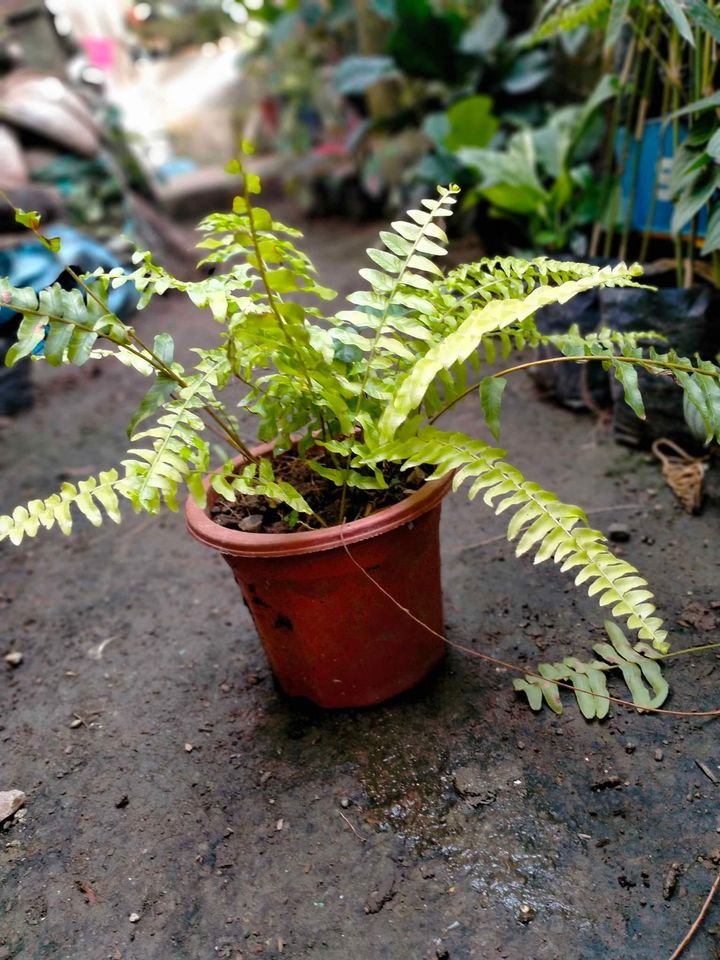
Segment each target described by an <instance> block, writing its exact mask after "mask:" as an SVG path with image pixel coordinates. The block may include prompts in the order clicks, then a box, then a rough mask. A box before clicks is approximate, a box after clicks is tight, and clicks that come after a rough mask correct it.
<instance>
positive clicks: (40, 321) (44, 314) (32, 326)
mask: <svg viewBox="0 0 720 960" xmlns="http://www.w3.org/2000/svg"><path fill="white" fill-rule="evenodd" d="M108 282H109V281H108V278H107V277H95V278H92V279H91V281H90V282H88V284H87V287H88V290H89V291H90V292H91V293H95V297H93V296H91V295H90V294H89V293H86V294H85V295H83V293H82V292H81V291H80V290H63V288H62V287H61V286H60V285H59V284H57V283H55V284H53V285H52V286H50V287H47V288H46V289H45V290H41V291H40V293H39V294H38V293H36V292H35V291H34V290H33V289H32V287H13V286H12V285H11V284H10V282H9V281H8V280H7V279H5V278H0V304H2V305H3V306H5V307H8V308H10V309H11V310H15V311H16V312H17V313H19V314H20V315H21V316H22V318H23V319H22V321H21V322H20V325H19V328H18V333H17V340H16V342H15V343H14V344H13V345H12V347H10V349H9V350H8V352H7V355H6V357H5V363H6V365H7V366H12V365H13V364H15V363H17V362H18V361H19V360H21V359H22V358H23V357H28V356H30V355H31V354H37V353H38V352H40V353H41V354H42V356H43V357H44V358H45V359H46V360H47V361H48V363H50V364H52V365H53V366H59V365H60V364H61V363H72V364H75V365H76V366H81V365H82V364H83V363H85V362H86V361H87V360H89V359H90V356H91V355H92V351H93V348H94V346H95V342H96V340H97V339H98V337H107V338H108V339H111V340H113V341H114V342H115V343H118V344H126V343H128V342H129V335H130V334H131V333H132V327H129V326H127V325H126V324H124V323H122V321H120V320H118V318H117V317H116V316H115V315H114V314H112V313H109V312H108V311H107V310H106V309H105V307H104V306H103V303H104V302H105V297H106V296H107V288H108Z"/></svg>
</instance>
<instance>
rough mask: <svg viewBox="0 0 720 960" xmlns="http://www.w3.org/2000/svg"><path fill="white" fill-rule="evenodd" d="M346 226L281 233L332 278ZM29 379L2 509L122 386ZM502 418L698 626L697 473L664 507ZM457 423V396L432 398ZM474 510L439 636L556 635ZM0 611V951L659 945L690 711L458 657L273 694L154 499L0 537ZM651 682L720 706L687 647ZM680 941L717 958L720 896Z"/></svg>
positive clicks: (539, 599)
mask: <svg viewBox="0 0 720 960" xmlns="http://www.w3.org/2000/svg"><path fill="white" fill-rule="evenodd" d="M373 236H374V230H372V229H370V228H361V229H357V228H356V229H354V230H349V229H348V228H345V227H341V226H339V225H333V224H326V225H313V226H312V227H311V229H310V238H309V243H308V247H309V249H310V250H311V252H313V253H314V254H316V255H317V260H318V262H319V265H320V266H321V267H324V268H325V277H326V279H327V280H329V281H330V282H332V283H334V284H335V285H336V286H340V287H341V289H343V290H344V291H345V292H347V291H348V290H349V289H352V288H353V286H354V284H353V280H352V278H353V274H354V270H355V269H356V267H357V266H358V265H360V261H361V252H362V250H363V249H364V247H365V246H367V245H368V244H369V243H370V242H371V241H372V239H373ZM142 324H143V329H144V330H145V331H146V332H147V333H148V334H151V333H155V332H157V331H159V330H160V329H169V330H171V332H172V333H173V335H174V336H175V337H176V339H177V340H178V342H179V343H180V344H181V345H183V346H184V347H187V346H188V345H190V344H191V343H192V342H193V339H194V338H195V337H196V336H197V333H198V331H200V330H202V331H208V332H210V335H212V331H213V329H214V327H213V324H212V321H210V320H209V319H206V318H204V317H202V318H198V317H196V316H195V315H194V313H193V312H191V311H189V310H188V309H187V307H186V306H185V305H184V304H183V303H182V301H180V300H179V299H170V300H167V301H166V302H162V303H160V304H158V305H157V306H155V307H154V308H153V309H152V310H151V311H150V312H148V314H147V315H146V318H145V319H144V320H143V321H142ZM36 375H37V381H38V385H39V402H38V404H37V406H36V408H35V409H34V410H33V411H31V412H29V413H27V414H25V415H22V416H20V417H18V418H17V419H15V420H13V421H12V423H10V424H9V425H5V426H3V427H2V429H1V431H0V508H8V507H12V506H14V504H15V503H16V502H19V501H21V500H25V499H28V498H30V497H33V496H39V495H47V494H48V493H50V492H51V491H52V490H53V489H55V487H56V486H57V485H58V482H59V479H60V478H61V477H62V476H70V477H71V478H77V477H79V476H82V475H83V471H87V472H92V471H95V470H98V469H102V468H106V467H108V466H110V465H112V464H113V463H114V462H116V460H117V459H118V457H119V456H120V455H121V453H122V451H123V449H124V447H123V442H124V427H125V424H126V422H127V418H128V415H129V412H130V411H131V410H132V409H133V404H134V403H136V402H137V401H138V400H139V398H140V396H141V395H142V392H143V390H144V388H145V384H144V383H139V382H137V381H138V379H139V378H136V379H133V377H132V375H131V374H129V373H128V371H126V370H124V369H123V368H120V367H118V368H117V369H115V368H114V367H112V366H106V367H104V368H103V372H102V374H101V375H95V374H94V371H93V370H92V369H91V368H83V369H82V370H80V371H74V370H69V371H61V372H58V371H52V370H47V369H38V370H37V371H36ZM504 416H505V419H504V430H503V438H502V439H503V443H504V444H505V445H506V446H507V447H508V448H509V449H510V451H511V458H512V459H513V462H515V463H517V464H518V466H520V467H521V468H522V469H523V470H525V471H526V472H527V474H528V475H529V476H531V477H532V478H534V479H537V480H539V481H541V482H542V483H543V484H544V485H545V486H548V487H550V488H551V489H554V490H556V491H557V492H558V493H559V494H560V495H561V497H562V498H563V499H565V500H568V501H570V502H581V503H582V504H583V505H584V506H586V507H587V508H591V509H600V510H601V511H602V512H600V513H598V515H597V516H596V517H593V522H596V523H597V524H598V525H600V526H602V527H605V528H607V527H608V526H609V525H610V523H612V522H614V521H620V522H623V523H625V524H627V525H628V527H629V528H630V533H631V539H630V541H629V542H628V543H627V544H624V545H623V549H624V550H625V555H626V556H627V558H628V559H629V560H631V561H632V562H634V563H636V564H637V565H638V566H639V567H640V568H641V570H642V571H643V572H644V573H645V574H646V575H647V576H648V578H649V579H650V581H651V584H652V586H653V587H654V589H655V591H656V593H657V595H658V599H659V606H660V608H661V610H662V612H663V614H664V615H665V616H666V617H667V619H668V621H669V623H670V625H671V626H672V627H673V643H674V646H676V647H678V648H680V647H685V646H690V645H693V644H697V643H705V642H710V641H713V640H717V639H720V638H719V637H718V626H719V625H720V609H718V601H720V579H719V577H718V573H719V571H718V565H719V564H720V551H719V549H718V536H717V532H718V518H719V516H720V511H719V509H718V486H719V485H718V481H717V468H716V471H715V475H714V476H713V475H712V474H711V476H710V482H709V489H710V495H711V496H710V501H709V504H708V506H707V507H706V510H705V512H704V514H703V515H702V516H701V517H695V518H691V517H687V516H686V515H685V514H683V513H682V511H681V510H680V508H679V507H678V506H677V505H676V503H675V501H674V499H673V497H672V494H671V493H670V492H669V491H668V490H667V489H666V488H665V487H664V486H663V483H662V480H661V478H660V475H659V471H658V469H657V467H656V465H655V464H653V463H649V462H647V461H646V459H645V458H644V457H643V456H642V455H639V454H636V453H631V452H628V451H626V450H623V449H622V448H619V447H617V446H615V445H614V444H613V443H612V441H611V439H610V438H609V437H608V435H607V433H606V432H605V431H604V429H603V428H602V427H596V425H595V423H594V421H593V420H592V419H591V418H588V417H578V416H576V415H573V414H570V413H568V412H566V411H563V410H558V409H555V408H553V407H549V406H547V405H545V404H541V403H538V402H537V401H536V400H535V398H534V396H533V392H532V388H531V387H530V385H529V383H528V382H526V381H524V380H516V381H514V382H513V383H511V385H510V386H509V388H508V394H507V397H506V401H505V410H504ZM479 423H480V419H479V414H478V412H477V410H476V408H475V405H474V402H473V401H470V402H469V403H468V404H467V405H465V406H464V407H463V408H461V409H459V410H457V411H455V412H454V413H453V415H452V424H453V425H454V426H455V427H456V428H458V429H463V430H467V431H474V430H477V429H479ZM628 506H630V507H631V508H630V509H625V508H626V507H628ZM502 531H503V524H502V522H501V521H500V520H498V519H496V518H494V517H492V516H491V515H490V514H488V512H487V511H486V510H485V508H484V507H483V506H482V505H481V504H478V503H475V504H472V505H471V504H468V503H467V502H466V501H465V500H464V498H463V497H462V496H455V497H452V498H450V499H449V500H448V501H447V503H446V506H445V510H444V519H443V552H444V585H445V597H446V621H447V631H448V636H449V637H450V638H451V639H453V640H455V641H457V642H459V643H462V644H465V645H468V646H471V647H473V648H474V649H477V650H478V651H482V652H487V653H491V654H493V655H496V656H499V657H503V658H505V659H510V660H513V661H515V662H519V663H522V664H532V663H536V662H538V661H539V660H551V659H553V658H556V657H558V656H561V655H563V654H565V653H568V652H575V653H578V654H580V655H582V653H583V652H584V651H587V650H589V648H590V645H591V643H592V642H595V641H597V640H599V639H601V622H602V617H601V615H600V613H599V611H598V609H597V608H596V606H595V605H594V603H593V602H592V601H591V600H589V599H587V598H586V597H585V596H583V595H582V594H581V593H580V592H579V591H577V590H575V589H574V588H573V587H572V584H571V581H570V580H569V579H568V578H567V577H566V576H565V575H562V574H560V573H559V572H557V571H556V570H553V569H550V568H547V567H545V566H542V567H539V568H535V567H533V565H532V563H531V562H530V561H528V560H524V561H515V560H514V559H513V557H512V551H511V549H510V548H509V547H508V546H507V545H506V544H505V543H504V542H503V541H502V540H501V539H496V538H497V537H498V536H499V535H500V534H501V533H502ZM0 624H1V626H0V640H1V645H2V650H1V651H0V652H1V653H6V652H7V651H8V650H11V649H15V650H19V651H21V652H22V653H23V658H24V659H23V662H22V664H21V666H19V667H17V668H15V669H11V668H9V667H8V668H7V669H6V670H5V671H4V675H2V676H0V684H1V685H2V701H1V702H2V712H1V714H0V771H1V774H0V789H10V788H17V789H22V790H24V791H25V792H26V794H27V798H28V799H27V813H26V817H25V820H24V822H15V823H12V824H11V825H10V826H9V829H7V830H5V831H3V832H2V833H0V960H10V958H22V960H51V958H52V960H106V958H107V960H210V958H213V960H214V958H225V960H249V958H254V957H266V958H282V960H286V958H287V960H310V958H312V960H381V958H387V960H439V958H449V960H495V958H506V960H560V958H563V960H565V958H573V960H596V958H597V960H600V958H603V960H629V958H632V960H663V958H669V957H670V955H671V954H672V951H673V949H674V948H675V946H676V945H677V944H678V943H679V941H680V940H681V939H682V937H683V936H684V934H685V932H686V931H687V929H688V927H689V925H690V923H691V922H692V920H693V919H694V918H695V916H696V915H697V913H698V910H699V908H700V906H701V904H702V901H703V899H704V898H705V896H706V894H707V891H708V890H709V888H710V885H711V883H712V881H713V878H714V876H715V874H716V872H717V869H718V863H719V861H720V832H718V831H720V808H719V807H718V796H719V795H720V794H719V792H720V786H718V785H717V784H715V783H713V782H712V781H711V780H710V779H709V778H708V777H707V776H706V775H705V774H704V773H703V772H702V771H701V769H700V768H699V767H698V765H697V761H699V762H701V763H703V764H705V765H706V767H707V768H708V769H709V770H710V771H711V772H712V773H713V774H714V775H716V776H718V777H720V748H719V747H718V738H717V722H718V721H717V720H701V719H690V718H685V719H680V718H660V717H657V716H647V715H639V714H637V713H636V712H633V711H629V710H625V709H624V708H621V707H618V708H613V709H612V710H611V716H610V718H609V719H608V720H607V721H605V722H603V723H594V724H588V723H586V722H585V721H584V720H583V719H582V718H581V717H580V715H579V713H578V711H577V709H576V708H575V707H574V706H573V705H572V704H569V708H568V710H567V712H566V713H565V714H564V715H563V716H562V717H560V718H557V717H555V716H554V715H553V714H551V713H549V712H544V713H542V714H539V715H535V714H532V713H531V712H530V711H529V710H528V708H527V706H526V705H525V704H524V702H522V701H521V700H519V699H518V698H516V695H515V694H514V693H513V691H512V689H511V677H510V675H509V674H508V673H506V672H504V671H503V670H499V669H496V668H493V667H488V666H487V665H485V664H484V663H482V662H481V661H480V660H478V659H476V658H473V657H470V656H468V655H465V654H462V653H459V652H457V651H455V650H451V651H450V652H449V654H448V657H447V659H446V661H445V663H444V665H443V666H442V667H441V668H440V669H439V670H438V671H437V672H436V673H435V674H434V675H433V676H432V677H431V678H430V679H429V680H428V681H427V682H426V683H425V684H424V685H423V686H422V687H421V688H419V689H417V690H415V691H414V692H413V693H411V694H409V695H407V696H405V697H403V698H401V699H399V700H398V701H396V702H393V703H391V704H387V705H385V706H382V707H380V708H377V709H373V710H366V711H348V712H342V713H323V712H322V711H318V710H315V709H313V708H311V707H309V706H307V705H302V704H298V703H293V702H289V701H288V700H287V699H285V698H284V697H283V696H282V695H281V694H280V693H279V692H278V691H277V689H276V688H275V687H274V684H273V681H272V677H271V675H270V673H269V671H268V668H267V665H266V663H265V660H264V657H263V653H262V650H261V648H260V646H259V643H258V641H257V639H256V636H255V634H254V632H253V628H252V624H251V621H250V618H249V616H248V614H247V612H246V610H245V608H244V607H243V605H242V603H241V601H240V596H239V593H238V592H237V588H236V587H235V585H234V583H233V582H232V579H231V577H230V574H229V572H228V570H227V568H226V567H225V565H224V563H223V561H222V560H221V559H220V558H219V557H217V556H215V555H212V554H211V553H209V552H208V551H206V550H204V549H203V548H202V547H200V546H199V545H197V544H196V543H194V542H193V541H191V540H190V539H189V538H188V537H187V535H186V534H185V531H184V529H183V523H182V519H181V518H180V517H175V516H172V515H168V516H165V517H163V518H162V519H160V520H156V521H148V520H147V519H146V518H144V517H135V516H133V515H132V514H128V515H127V516H126V518H125V520H124V522H123V524H122V526H121V527H120V528H119V529H116V528H115V527H112V528H111V526H110V525H108V526H105V527H102V528H100V529H99V530H96V529H93V528H90V527H89V526H87V525H85V526H83V527H82V529H81V530H80V531H79V532H78V533H77V535H76V536H75V537H74V538H72V539H70V540H66V539H65V538H63V537H62V536H61V535H59V534H57V533H52V534H45V535H43V536H40V537H38V538H37V540H35V541H33V542H28V543H27V544H26V545H24V546H23V547H22V548H20V549H14V548H12V547H10V546H9V545H8V544H6V543H5V544H2V546H0ZM667 676H668V679H669V680H670V683H671V687H672V691H673V692H672V696H671V699H670V701H669V702H668V706H671V707H673V708H677V709H694V708H710V707H720V691H718V677H719V676H720V661H719V660H718V657H717V656H715V655H714V654H712V653H710V654H704V655H699V656H692V657H682V658H679V659H678V660H677V661H672V662H671V665H670V666H669V668H668V670H667ZM615 692H617V693H619V694H620V695H621V696H622V695H623V693H624V689H623V688H622V687H621V686H619V685H616V687H615ZM78 721H79V722H78ZM188 746H191V748H192V749H188ZM674 865H676V866H674ZM672 876H676V878H677V879H676V883H675V887H674V890H673V891H672V892H670V886H672V884H671V883H670V880H671V878H672ZM664 893H665V895H667V897H668V898H667V899H666V898H665V896H664ZM131 914H137V915H138V916H139V919H138V920H137V921H136V922H130V915H131ZM683 956H684V957H685V958H687V960H712V958H716V957H720V903H718V904H717V905H715V906H714V907H713V908H712V909H711V911H710V913H709V915H708V917H707V919H706V921H705V923H704V925H703V927H702V929H701V931H700V932H699V933H698V935H697V937H696V938H695V940H694V941H693V943H692V945H691V946H690V947H689V948H688V949H687V950H686V952H685V954H684V955H683Z"/></svg>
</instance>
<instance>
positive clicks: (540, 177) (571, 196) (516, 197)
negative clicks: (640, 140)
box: [458, 76, 617, 250]
mask: <svg viewBox="0 0 720 960" xmlns="http://www.w3.org/2000/svg"><path fill="white" fill-rule="evenodd" d="M616 93H617V80H616V79H615V78H614V77H612V76H606V77H603V78H602V80H601V81H600V82H599V83H598V85H597V86H596V88H595V90H594V91H593V93H592V95H591V96H590V97H589V99H588V100H587V102H586V103H585V104H583V105H582V106H569V107H563V108H561V109H560V110H557V111H556V112H555V113H553V114H551V116H550V117H549V118H548V120H547V121H546V123H545V124H544V125H543V126H541V127H537V128H534V129H525V128H523V129H520V130H518V131H516V132H515V133H513V134H512V135H511V136H510V137H509V139H508V140H507V142H506V144H505V145H504V146H503V147H502V149H498V148H481V149H478V148H475V147H472V146H469V147H462V148H461V149H460V150H458V159H459V160H460V161H461V162H462V163H463V164H465V166H466V167H468V168H470V169H471V170H473V171H474V172H475V174H476V176H477V178H478V186H477V187H476V192H477V194H478V195H479V196H480V197H483V198H484V199H485V200H487V201H488V202H489V203H490V205H491V208H492V210H493V211H494V212H495V215H496V216H501V215H502V216H508V217H511V218H515V219H516V220H517V221H518V223H520V224H522V226H523V228H524V230H525V231H526V232H527V239H528V242H529V243H530V244H531V245H532V246H533V247H536V248H540V249H549V250H566V249H568V247H573V245H577V242H578V239H579V228H581V227H584V226H586V225H587V224H589V223H591V222H593V221H594V220H595V219H596V216H597V213H598V201H599V193H598V187H597V180H596V177H595V175H594V173H593V170H592V168H591V166H590V163H589V159H590V157H591V156H592V154H593V152H594V151H595V149H596V148H597V146H598V141H599V134H600V131H601V129H602V123H601V122H600V123H599V124H598V121H599V116H598V111H599V108H600V107H601V106H602V104H603V103H604V102H605V101H606V100H608V99H609V98H610V97H612V96H614V95H615V94H616Z"/></svg>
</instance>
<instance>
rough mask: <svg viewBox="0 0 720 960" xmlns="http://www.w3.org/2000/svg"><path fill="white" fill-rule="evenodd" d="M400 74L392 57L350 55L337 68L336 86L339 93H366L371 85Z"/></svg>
mask: <svg viewBox="0 0 720 960" xmlns="http://www.w3.org/2000/svg"><path fill="white" fill-rule="evenodd" d="M397 76H399V73H398V69H397V66H396V65H395V61H394V60H393V58H392V57H384V56H374V57H371V56H367V57H364V56H350V57H345V59H344V60H341V61H340V63H339V65H338V66H337V68H336V70H335V87H336V89H337V90H338V92H339V93H342V94H344V95H345V96H347V95H348V94H356V93H365V92H366V91H367V90H369V89H370V87H374V86H375V84H377V83H380V82H381V81H382V80H388V79H390V78H392V77H397Z"/></svg>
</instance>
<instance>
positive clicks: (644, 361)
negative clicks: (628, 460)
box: [428, 354, 720, 424]
mask: <svg viewBox="0 0 720 960" xmlns="http://www.w3.org/2000/svg"><path fill="white" fill-rule="evenodd" d="M590 360H601V361H605V362H608V361H612V362H613V363H634V364H637V365H638V366H639V367H655V368H657V369H659V370H677V371H679V372H680V373H698V371H697V370H696V369H695V368H694V367H689V366H687V365H686V364H683V363H673V362H672V361H670V360H653V359H651V358H650V357H618V356H612V357H607V356H605V357H603V356H600V357H596V356H594V355H593V354H581V355H580V356H577V357H546V358H545V359H543V360H528V361H526V362H525V363H518V364H517V365H516V366H514V367H507V369H505V370H498V371H497V373H491V374H489V375H488V376H489V377H490V378H491V379H493V380H496V379H498V378H499V377H506V376H508V374H511V373H517V372H518V371H520V370H529V369H530V367H543V366H546V365H548V364H551V363H582V362H583V361H590ZM702 374H703V376H705V377H712V378H713V379H714V380H720V372H716V371H714V370H703V371H702ZM483 379H486V378H483ZM481 383H482V380H478V381H477V382H476V383H473V384H472V385H471V386H469V387H467V389H465V390H463V391H462V393H459V394H458V395H457V396H456V397H455V398H454V399H453V400H451V401H450V403H448V404H447V405H446V406H444V407H443V408H442V410H439V411H438V412H437V413H436V414H434V416H432V417H431V418H430V419H429V420H428V423H430V424H432V423H435V421H436V420H439V419H440V417H442V416H443V415H444V414H446V413H447V412H448V411H449V410H452V408H453V407H454V406H455V404H456V403H459V402H460V401H461V400H464V399H465V397H467V396H469V394H471V393H472V392H473V390H477V388H478V387H479V386H480V384H481Z"/></svg>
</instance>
